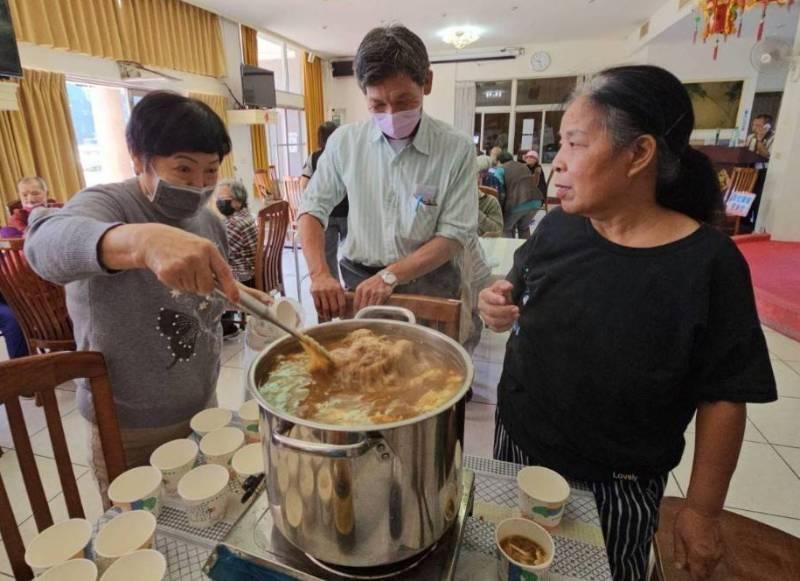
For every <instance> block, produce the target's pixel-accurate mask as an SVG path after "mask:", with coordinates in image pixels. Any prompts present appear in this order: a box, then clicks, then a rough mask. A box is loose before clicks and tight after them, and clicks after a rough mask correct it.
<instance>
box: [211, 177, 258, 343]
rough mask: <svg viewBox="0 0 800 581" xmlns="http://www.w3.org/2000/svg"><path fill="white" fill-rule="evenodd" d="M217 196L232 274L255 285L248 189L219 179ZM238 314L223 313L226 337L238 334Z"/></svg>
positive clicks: (253, 226) (254, 241)
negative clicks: (236, 321) (226, 238)
mask: <svg viewBox="0 0 800 581" xmlns="http://www.w3.org/2000/svg"><path fill="white" fill-rule="evenodd" d="M214 196H215V200H216V204H217V210H219V213H220V214H222V215H223V216H224V217H225V234H226V236H227V237H228V264H229V265H230V267H231V270H232V271H233V276H234V278H235V279H236V280H237V281H238V282H240V283H242V284H243V285H245V286H248V287H250V288H255V286H256V284H255V283H256V281H255V272H256V247H257V245H258V229H257V228H256V223H255V220H253V216H252V214H250V211H249V210H248V209H247V189H245V187H244V185H243V184H242V183H241V182H238V181H236V180H230V179H228V180H222V181H220V182H217V187H216V189H215V190H214ZM235 316H236V311H225V313H224V314H223V315H222V336H223V337H224V338H225V339H232V338H233V337H235V336H236V335H238V334H239V328H238V327H237V326H236V323H235V322H234V319H235Z"/></svg>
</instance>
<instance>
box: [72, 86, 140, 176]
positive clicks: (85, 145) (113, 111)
mask: <svg viewBox="0 0 800 581" xmlns="http://www.w3.org/2000/svg"><path fill="white" fill-rule="evenodd" d="M67 98H68V100H69V106H70V114H71V117H72V126H73V127H74V129H75V139H76V141H77V144H78V155H79V157H80V163H81V169H82V171H83V179H84V181H85V182H86V185H87V186H93V185H96V184H100V183H109V182H116V181H121V180H124V179H127V178H129V177H133V175H134V174H133V165H132V163H131V158H130V155H129V154H128V147H127V144H126V143H125V124H126V123H127V122H128V117H129V116H130V109H131V100H130V97H129V95H128V91H127V90H126V89H123V88H119V87H109V86H105V85H90V84H86V83H76V82H67ZM134 98H135V97H134ZM138 98H139V99H140V98H141V96H139V97H138ZM136 102H138V100H137V101H136Z"/></svg>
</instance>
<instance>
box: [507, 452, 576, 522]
mask: <svg viewBox="0 0 800 581" xmlns="http://www.w3.org/2000/svg"><path fill="white" fill-rule="evenodd" d="M517 486H518V487H519V510H520V513H521V515H522V516H523V517H524V518H529V519H532V520H533V521H535V522H537V523H539V524H540V525H542V526H544V527H548V528H553V527H557V526H558V524H559V523H560V522H561V517H562V516H563V515H564V506H565V505H566V504H567V500H568V499H569V493H570V490H569V483H568V482H567V481H566V480H565V479H564V477H563V476H561V475H560V474H559V473H558V472H555V471H553V470H550V469H549V468H545V467H543V466H527V467H525V468H523V469H522V470H520V471H519V473H518V474H517Z"/></svg>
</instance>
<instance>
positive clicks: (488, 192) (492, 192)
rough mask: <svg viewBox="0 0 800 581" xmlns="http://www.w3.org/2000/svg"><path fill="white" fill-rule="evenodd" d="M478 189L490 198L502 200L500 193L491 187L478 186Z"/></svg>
mask: <svg viewBox="0 0 800 581" xmlns="http://www.w3.org/2000/svg"><path fill="white" fill-rule="evenodd" d="M478 189H479V190H480V191H481V192H483V193H484V194H486V195H488V196H494V197H495V198H496V199H498V200H499V199H500V193H499V192H498V191H497V190H496V189H494V188H490V187H489V186H478Z"/></svg>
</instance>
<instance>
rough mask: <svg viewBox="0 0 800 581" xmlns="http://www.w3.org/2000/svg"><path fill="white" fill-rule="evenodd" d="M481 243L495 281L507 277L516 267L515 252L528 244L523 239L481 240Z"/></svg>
mask: <svg viewBox="0 0 800 581" xmlns="http://www.w3.org/2000/svg"><path fill="white" fill-rule="evenodd" d="M479 241H480V244H481V248H483V252H484V253H485V254H486V259H487V261H488V262H489V267H490V268H491V269H492V278H493V279H494V280H499V279H501V278H505V277H506V275H507V274H508V271H509V270H511V267H512V266H514V252H516V250H517V248H519V247H520V246H522V245H523V244H525V242H527V240H523V239H521V238H480V239H479Z"/></svg>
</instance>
